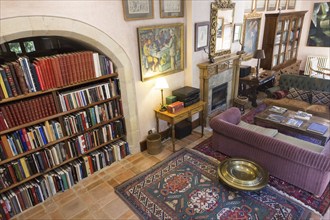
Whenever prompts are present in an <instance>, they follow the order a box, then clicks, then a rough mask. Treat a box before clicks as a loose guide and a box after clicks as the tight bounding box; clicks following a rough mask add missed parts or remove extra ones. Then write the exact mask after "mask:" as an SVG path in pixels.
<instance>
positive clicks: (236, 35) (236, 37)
mask: <svg viewBox="0 0 330 220" xmlns="http://www.w3.org/2000/svg"><path fill="white" fill-rule="evenodd" d="M241 35H242V24H241V23H237V24H234V32H233V43H234V42H238V41H240V39H241Z"/></svg>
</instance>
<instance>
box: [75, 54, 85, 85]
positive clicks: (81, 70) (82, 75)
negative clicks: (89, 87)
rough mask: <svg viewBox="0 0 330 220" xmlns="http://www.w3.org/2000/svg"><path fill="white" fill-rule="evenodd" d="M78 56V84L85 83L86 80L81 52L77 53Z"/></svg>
mask: <svg viewBox="0 0 330 220" xmlns="http://www.w3.org/2000/svg"><path fill="white" fill-rule="evenodd" d="M77 56H78V64H77V65H78V69H79V82H82V81H85V80H86V78H87V68H86V65H84V64H85V62H84V54H83V53H82V52H78V53H77Z"/></svg>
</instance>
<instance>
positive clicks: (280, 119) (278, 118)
mask: <svg viewBox="0 0 330 220" xmlns="http://www.w3.org/2000/svg"><path fill="white" fill-rule="evenodd" d="M267 119H268V120H271V121H274V122H278V123H281V122H283V121H284V119H285V117H284V116H282V115H277V114H269V115H268V116H267Z"/></svg>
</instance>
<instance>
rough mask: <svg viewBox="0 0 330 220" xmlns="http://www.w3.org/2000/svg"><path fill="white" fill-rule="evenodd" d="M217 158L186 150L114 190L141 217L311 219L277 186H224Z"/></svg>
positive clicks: (309, 212) (300, 205) (310, 213)
mask: <svg viewBox="0 0 330 220" xmlns="http://www.w3.org/2000/svg"><path fill="white" fill-rule="evenodd" d="M218 164H219V161H218V160H215V159H214V158H211V157H207V156H205V155H203V154H201V153H199V152H197V151H195V150H191V149H182V150H180V151H178V152H176V153H174V154H172V155H171V156H170V157H168V158H167V159H166V160H164V161H162V162H160V163H158V164H156V165H155V166H153V167H152V168H151V169H149V170H147V171H145V172H144V173H141V174H140V175H138V176H136V177H133V178H132V179H130V180H128V181H126V182H124V183H122V184H121V185H119V186H117V187H116V188H115V191H116V193H117V194H118V195H119V196H120V197H121V198H122V199H123V200H124V201H125V202H126V203H127V204H128V205H129V206H130V207H131V208H132V209H133V210H134V212H135V213H136V214H137V215H138V216H139V217H140V218H142V219H295V220H297V219H309V218H310V217H311V215H312V214H313V211H312V210H311V209H309V208H306V207H305V206H304V205H302V204H300V203H298V202H296V201H295V200H293V199H291V198H290V197H287V196H285V195H283V194H281V193H279V192H278V191H276V190H275V189H273V188H272V187H269V186H266V187H265V188H263V189H262V190H259V191H255V192H249V191H236V190H234V189H231V188H229V187H227V186H225V185H223V184H222V183H220V181H219V179H218V175H217V166H218Z"/></svg>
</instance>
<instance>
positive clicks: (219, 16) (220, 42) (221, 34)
mask: <svg viewBox="0 0 330 220" xmlns="http://www.w3.org/2000/svg"><path fill="white" fill-rule="evenodd" d="M234 9H235V4H234V3H231V0H216V2H212V3H211V27H210V35H211V36H210V54H209V55H210V59H213V58H214V57H217V56H221V55H225V54H229V53H231V50H230V49H231V41H232V33H233V21H234Z"/></svg>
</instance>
